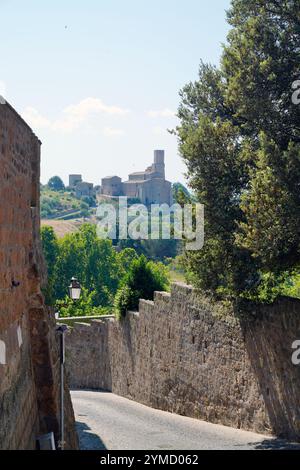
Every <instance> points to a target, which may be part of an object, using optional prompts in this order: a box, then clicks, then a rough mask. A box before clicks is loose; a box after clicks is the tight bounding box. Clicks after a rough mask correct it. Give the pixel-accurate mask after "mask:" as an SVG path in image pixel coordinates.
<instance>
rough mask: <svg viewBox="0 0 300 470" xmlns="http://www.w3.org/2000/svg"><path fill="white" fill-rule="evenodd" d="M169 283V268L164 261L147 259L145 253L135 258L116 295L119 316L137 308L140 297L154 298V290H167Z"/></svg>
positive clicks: (116, 309)
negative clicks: (155, 261) (156, 261)
mask: <svg viewBox="0 0 300 470" xmlns="http://www.w3.org/2000/svg"><path fill="white" fill-rule="evenodd" d="M168 283H169V279H168V274H167V268H166V267H165V266H164V265H163V264H162V263H154V262H153V261H147V258H146V257H145V256H144V255H141V256H140V257H139V258H138V259H134V260H133V262H132V264H131V267H130V269H129V272H128V274H127V276H126V277H125V279H124V281H123V283H122V285H121V287H120V288H119V290H118V292H117V294H116V297H115V312H116V315H117V317H118V318H121V317H124V316H125V315H126V312H127V311H128V310H137V308H138V304H139V299H146V300H153V296H154V291H163V290H166V289H167V287H168Z"/></svg>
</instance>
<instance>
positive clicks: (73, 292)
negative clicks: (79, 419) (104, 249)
mask: <svg viewBox="0 0 300 470" xmlns="http://www.w3.org/2000/svg"><path fill="white" fill-rule="evenodd" d="M80 294H81V285H80V282H79V281H78V279H76V277H72V279H71V284H70V285H69V296H70V298H71V299H72V300H79V298H80ZM67 329H68V328H67V325H60V326H59V327H58V328H57V331H58V332H59V334H60V442H59V447H60V449H61V450H64V445H65V413H64V411H65V410H64V392H65V390H64V388H65V385H64V376H65V374H64V364H65V332H66V331H67Z"/></svg>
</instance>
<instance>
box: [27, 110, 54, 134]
mask: <svg viewBox="0 0 300 470" xmlns="http://www.w3.org/2000/svg"><path fill="white" fill-rule="evenodd" d="M22 117H23V119H25V121H26V122H28V124H30V125H31V126H32V127H35V128H36V129H46V128H48V127H51V122H50V121H49V119H47V118H45V117H44V116H42V115H41V114H40V113H39V112H38V110H37V109H35V108H32V107H31V106H28V107H27V108H25V109H24V111H23V113H22Z"/></svg>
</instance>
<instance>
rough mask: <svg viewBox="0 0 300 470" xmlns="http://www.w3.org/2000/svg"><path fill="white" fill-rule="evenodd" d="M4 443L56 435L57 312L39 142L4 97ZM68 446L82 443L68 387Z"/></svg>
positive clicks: (0, 154) (0, 342)
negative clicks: (51, 300)
mask: <svg viewBox="0 0 300 470" xmlns="http://www.w3.org/2000/svg"><path fill="white" fill-rule="evenodd" d="M0 198H1V205H0V449H5V450H8V449H34V448H35V446H36V439H37V437H38V436H39V435H40V434H44V433H49V432H54V434H55V439H56V442H57V440H58V438H59V351H58V345H57V341H56V340H57V336H56V335H57V333H55V326H56V325H55V318H54V314H53V312H51V311H50V310H49V309H48V308H47V307H46V305H45V302H44V297H43V294H42V291H41V287H42V285H44V284H45V281H46V269H45V266H44V262H43V256H42V250H41V242H40V235H39V231H40V216H39V213H40V202H39V201H40V141H39V140H38V138H37V137H36V136H35V135H34V134H33V132H32V130H31V129H30V127H29V126H28V125H27V124H26V122H25V121H24V120H23V119H22V118H21V117H20V116H19V115H18V114H17V113H16V111H15V110H14V109H13V108H12V107H11V106H10V105H9V104H8V103H4V104H3V103H2V104H0ZM65 440H66V448H68V449H71V448H73V449H74V448H76V447H77V436H76V432H75V422H74V415H73V409H72V404H71V400H70V395H69V390H68V389H67V387H66V388H65Z"/></svg>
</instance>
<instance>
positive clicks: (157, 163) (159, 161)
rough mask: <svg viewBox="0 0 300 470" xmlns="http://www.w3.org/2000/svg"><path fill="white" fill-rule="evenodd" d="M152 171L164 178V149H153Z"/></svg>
mask: <svg viewBox="0 0 300 470" xmlns="http://www.w3.org/2000/svg"><path fill="white" fill-rule="evenodd" d="M152 168H153V172H154V173H157V175H159V176H160V177H161V178H163V179H165V151H164V150H154V164H153V165H152Z"/></svg>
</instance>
